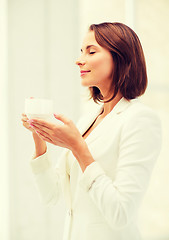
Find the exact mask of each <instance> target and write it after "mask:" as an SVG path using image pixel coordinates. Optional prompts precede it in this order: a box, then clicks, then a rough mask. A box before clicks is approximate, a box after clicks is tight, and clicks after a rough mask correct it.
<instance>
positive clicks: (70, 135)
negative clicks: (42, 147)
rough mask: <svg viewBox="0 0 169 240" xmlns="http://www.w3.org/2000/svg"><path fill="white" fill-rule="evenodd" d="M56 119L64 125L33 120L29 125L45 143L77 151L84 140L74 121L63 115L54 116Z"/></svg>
mask: <svg viewBox="0 0 169 240" xmlns="http://www.w3.org/2000/svg"><path fill="white" fill-rule="evenodd" d="M54 117H55V118H56V119H57V120H60V121H61V122H62V123H63V124H62V125H61V124H54V123H51V122H48V121H45V120H42V119H31V120H29V121H28V123H29V124H30V126H31V127H32V128H33V129H34V131H35V132H36V133H37V134H38V135H39V136H40V137H41V138H42V139H43V140H44V141H47V142H49V143H52V144H54V145H57V146H60V147H64V148H68V149H70V150H72V151H73V150H75V149H77V148H78V146H79V145H81V143H82V142H84V139H83V138H82V136H81V134H80V132H79V131H78V129H77V128H76V126H75V125H74V123H73V121H72V120H70V119H68V118H66V117H64V116H63V115H56V114H54Z"/></svg>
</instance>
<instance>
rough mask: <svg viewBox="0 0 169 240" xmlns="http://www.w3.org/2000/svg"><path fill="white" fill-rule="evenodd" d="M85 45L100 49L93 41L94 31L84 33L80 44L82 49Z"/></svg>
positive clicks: (94, 40)
mask: <svg viewBox="0 0 169 240" xmlns="http://www.w3.org/2000/svg"><path fill="white" fill-rule="evenodd" d="M87 45H96V46H98V47H101V46H100V45H99V44H98V43H97V41H96V39H95V34H94V31H88V32H87V33H86V35H85V37H84V39H83V42H82V48H85V47H86V46H87Z"/></svg>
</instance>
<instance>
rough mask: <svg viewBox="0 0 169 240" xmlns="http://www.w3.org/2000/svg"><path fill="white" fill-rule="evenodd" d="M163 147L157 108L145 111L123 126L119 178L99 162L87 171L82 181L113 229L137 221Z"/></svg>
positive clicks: (117, 174)
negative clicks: (136, 218) (140, 206)
mask: <svg viewBox="0 0 169 240" xmlns="http://www.w3.org/2000/svg"><path fill="white" fill-rule="evenodd" d="M160 146H161V124H160V120H159V118H158V117H157V116H156V114H155V113H154V112H153V111H150V110H148V111H144V112H143V111H142V112H140V113H137V114H135V115H134V116H132V117H131V118H129V119H128V120H125V123H124V125H123V127H122V131H121V138H120V142H119V158H118V162H117V167H116V172H115V173H116V174H115V179H114V180H112V179H111V178H110V177H109V176H107V175H106V173H105V171H104V170H103V169H102V167H101V166H100V165H99V163H98V162H97V161H95V162H93V163H92V164H90V165H89V166H88V167H87V168H86V170H85V171H84V173H83V175H82V177H81V180H80V184H81V186H82V187H83V188H84V190H85V191H87V192H88V194H89V195H90V197H91V198H92V200H93V201H94V203H95V204H96V206H97V207H98V209H99V210H100V212H101V214H102V215H103V217H104V218H105V220H106V221H107V222H108V224H109V225H110V226H111V227H112V228H115V229H117V228H118V229H120V228H122V227H124V226H126V225H128V223H131V221H134V219H135V217H136V215H137V210H138V207H139V205H140V202H141V200H142V198H143V196H144V193H145V191H146V189H147V186H148V183H149V180H150V176H151V172H152V170H153V167H154V165H155V162H156V159H157V157H158V155H159V152H160ZM103 161H104V160H103Z"/></svg>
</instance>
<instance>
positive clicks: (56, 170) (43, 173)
mask: <svg viewBox="0 0 169 240" xmlns="http://www.w3.org/2000/svg"><path fill="white" fill-rule="evenodd" d="M64 155H65V152H64V151H63V153H62V154H61V156H60V158H59V159H58V163H57V165H56V166H55V167H53V164H52V163H51V161H50V156H49V152H48V151H47V152H46V153H44V154H43V155H41V156H39V157H37V158H35V159H31V161H30V166H31V169H32V172H33V175H34V178H35V184H36V187H37V189H38V192H39V194H40V199H41V201H42V202H43V203H44V204H46V205H55V204H56V203H57V202H58V200H59V198H60V196H61V195H62V186H61V182H62V179H63V174H62V173H61V166H60V165H61V164H62V163H64V161H62V160H63V159H62V158H63V157H64Z"/></svg>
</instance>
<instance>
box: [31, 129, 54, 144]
mask: <svg viewBox="0 0 169 240" xmlns="http://www.w3.org/2000/svg"><path fill="white" fill-rule="evenodd" d="M35 132H36V133H37V134H38V136H39V137H41V138H42V139H43V140H44V141H47V142H49V143H53V141H52V139H51V138H50V137H49V136H48V135H46V134H45V133H44V132H40V131H35Z"/></svg>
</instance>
